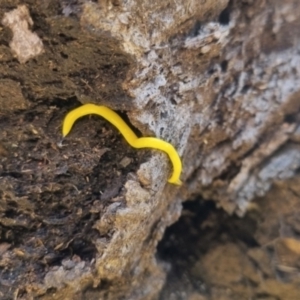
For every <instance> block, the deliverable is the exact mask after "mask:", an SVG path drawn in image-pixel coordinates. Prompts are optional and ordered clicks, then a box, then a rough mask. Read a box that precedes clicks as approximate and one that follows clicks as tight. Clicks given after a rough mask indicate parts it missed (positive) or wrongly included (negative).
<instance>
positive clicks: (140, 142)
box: [62, 104, 182, 185]
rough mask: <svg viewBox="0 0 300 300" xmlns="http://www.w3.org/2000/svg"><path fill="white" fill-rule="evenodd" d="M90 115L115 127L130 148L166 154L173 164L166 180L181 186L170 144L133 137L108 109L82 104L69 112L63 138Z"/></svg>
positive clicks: (120, 120)
mask: <svg viewBox="0 0 300 300" xmlns="http://www.w3.org/2000/svg"><path fill="white" fill-rule="evenodd" d="M90 114H96V115H99V116H101V117H103V118H105V119H106V120H107V121H109V122H110V123H111V124H113V125H114V126H115V127H117V128H118V129H119V131H120V132H121V133H122V135H123V136H124V138H125V139H126V141H127V142H128V143H129V145H130V146H132V147H134V148H153V149H158V150H161V151H164V152H165V153H166V154H168V156H169V158H170V160H171V162H172V164H173V174H172V176H171V178H170V179H169V180H168V182H170V183H173V184H177V185H181V184H182V182H181V181H180V179H179V177H180V174H181V170H182V164H181V160H180V157H179V155H178V153H177V151H176V150H175V148H174V147H173V146H172V145H171V144H169V143H167V142H165V141H163V140H160V139H157V138H153V137H142V138H138V137H137V136H136V135H135V133H134V132H133V131H132V130H131V129H130V127H129V126H128V125H127V124H126V123H125V122H124V121H123V119H122V118H121V117H120V116H119V115H118V114H117V113H115V112H114V111H113V110H111V109H109V108H108V107H105V106H99V105H95V104H84V105H82V106H80V107H78V108H76V109H74V110H72V111H70V112H69V113H68V114H67V115H66V117H65V119H64V122H63V128H62V134H63V136H64V137H65V136H66V135H67V134H68V133H69V132H70V131H71V129H72V126H73V124H74V123H75V121H76V120H77V119H79V118H81V117H83V116H86V115H90Z"/></svg>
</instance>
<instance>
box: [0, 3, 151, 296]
mask: <svg viewBox="0 0 300 300" xmlns="http://www.w3.org/2000/svg"><path fill="white" fill-rule="evenodd" d="M24 2H25V3H26V4H28V7H29V8H30V15H31V17H32V19H33V23H34V25H33V28H32V30H33V31H34V32H36V33H37V34H38V36H39V37H40V38H41V39H42V41H43V45H44V52H43V54H40V55H39V57H38V59H31V60H29V61H28V62H27V63H25V64H24V63H23V64H22V63H19V61H18V60H17V58H16V57H14V56H13V54H12V53H11V51H10V49H9V42H10V40H11V38H12V32H11V31H10V29H9V28H7V27H4V26H3V27H2V26H0V27H1V28H0V29H1V30H0V52H1V55H0V89H1V95H0V199H1V200H0V299H3V300H4V299H15V297H19V298H20V299H21V298H22V297H26V296H25V295H26V291H29V290H30V289H32V287H31V283H34V284H37V283H42V280H43V278H44V275H45V273H46V272H47V271H48V270H49V269H50V268H51V267H53V266H55V265H61V264H62V262H63V261H66V259H68V258H70V259H71V260H72V259H73V260H74V259H75V260H77V261H78V260H79V261H80V260H82V261H85V262H86V264H87V265H89V264H92V262H93V259H94V258H95V255H96V252H97V251H96V248H95V246H94V244H93V241H95V240H96V239H98V238H101V237H104V238H106V239H109V238H110V236H111V232H110V230H109V229H108V230H104V231H103V232H99V229H98V230H96V229H93V224H94V223H95V221H97V220H98V219H100V218H101V213H102V211H103V210H104V209H105V207H107V206H108V205H110V204H111V203H113V202H114V201H115V198H116V197H118V201H119V202H121V203H123V205H126V203H125V199H124V197H123V195H124V192H125V191H124V188H123V184H124V183H125V181H126V179H127V178H128V176H131V173H132V172H136V170H137V168H138V167H139V166H140V164H141V163H142V162H144V161H146V159H147V157H148V154H149V151H144V150H141V151H136V149H132V148H131V147H130V146H129V145H128V144H127V143H126V142H125V140H124V138H123V137H122V136H121V135H120V134H119V133H118V131H117V130H116V129H115V128H114V127H113V126H111V125H110V124H108V122H107V121H105V120H103V119H101V118H99V117H95V116H92V117H85V118H82V119H81V120H78V121H77V122H76V124H75V126H74V128H73V129H72V132H71V133H70V135H68V137H67V138H65V139H64V140H63V141H62V136H61V125H62V121H63V118H64V116H65V115H66V113H67V112H68V111H70V110H72V109H73V108H75V107H78V106H80V105H81V104H82V103H85V102H92V103H95V104H102V105H105V104H107V103H108V102H109V107H110V108H113V109H117V110H119V112H120V113H121V114H122V116H123V117H125V119H126V111H128V110H130V109H131V108H132V106H131V102H130V99H129V98H128V97H127V96H126V95H125V93H124V92H123V89H122V88H121V82H122V81H123V80H124V77H125V76H126V72H127V70H128V68H129V66H130V64H132V60H131V58H130V57H129V56H128V55H125V54H124V53H123V52H122V51H121V50H120V49H119V48H118V44H117V42H116V41H114V40H113V39H112V38H111V37H110V38H105V37H103V36H101V38H100V37H98V36H97V35H95V34H91V33H90V31H89V29H82V28H81V27H80V23H79V22H78V20H77V19H76V16H75V14H74V15H72V13H71V12H69V13H70V14H71V15H70V17H69V18H65V17H63V16H62V17H57V16H58V15H61V9H62V6H61V2H60V1H50V2H48V1H46V2H47V3H46V2H45V1H34V3H32V1H24ZM17 4H18V1H1V4H0V19H2V18H3V15H4V13H5V12H7V11H10V10H12V9H15V8H16V5H17ZM90 30H91V29H90ZM108 95H109V99H108ZM120 110H121V111H120ZM19 298H18V299H19Z"/></svg>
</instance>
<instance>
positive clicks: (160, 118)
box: [0, 0, 300, 300]
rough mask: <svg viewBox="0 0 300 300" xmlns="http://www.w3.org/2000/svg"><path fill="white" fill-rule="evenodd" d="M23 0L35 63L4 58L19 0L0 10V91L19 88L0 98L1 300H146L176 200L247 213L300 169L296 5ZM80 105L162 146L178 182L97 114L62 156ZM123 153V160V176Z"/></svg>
mask: <svg viewBox="0 0 300 300" xmlns="http://www.w3.org/2000/svg"><path fill="white" fill-rule="evenodd" d="M24 3H25V5H26V7H27V8H28V10H29V15H30V16H29V17H28V16H27V18H29V20H30V18H32V20H33V22H28V23H29V24H30V25H33V24H34V28H32V31H33V32H35V33H36V34H37V36H39V37H40V38H41V40H42V42H43V45H44V53H40V54H39V55H38V56H35V57H31V58H30V59H28V61H27V63H26V64H23V65H20V64H19V63H18V62H17V61H16V60H15V59H14V57H13V55H12V53H11V51H10V48H9V45H10V42H11V41H12V39H13V38H14V36H15V34H14V33H13V32H11V31H10V29H9V28H8V27H7V26H5V25H6V24H7V22H6V21H5V20H6V17H5V16H7V15H5V14H6V13H8V12H10V11H13V9H16V7H18V5H19V2H18V1H4V2H3V3H1V4H0V7H1V15H0V18H1V20H2V24H3V27H2V28H1V29H2V30H1V31H0V33H1V36H0V42H1V45H0V47H1V48H0V49H1V56H0V60H1V61H2V62H3V66H2V67H1V85H2V84H5V82H9V83H10V84H11V81H13V82H15V88H14V91H9V90H8V89H6V90H5V89H3V91H4V92H3V95H2V94H1V98H0V104H1V103H6V102H7V99H9V96H10V95H11V94H13V93H14V94H16V95H18V98H17V99H18V100H17V101H15V103H13V105H14V106H13V107H10V109H8V108H7V107H8V106H7V104H4V106H3V107H4V108H2V107H0V117H1V119H2V120H1V121H2V122H1V126H2V127H1V129H2V128H4V129H3V130H2V133H1V139H0V155H1V157H4V158H2V161H1V164H2V166H1V168H0V171H1V174H0V180H1V181H0V187H1V193H2V194H1V195H2V198H3V204H2V207H1V210H0V212H1V220H0V221H1V222H0V223H1V226H2V227H1V230H2V241H3V243H2V244H1V245H2V249H3V255H2V258H1V264H0V266H1V268H2V269H1V272H2V273H1V274H2V281H0V284H1V288H2V290H1V289H0V291H1V292H2V295H3V297H5V296H7V297H8V298H7V299H11V298H12V297H13V296H14V297H15V298H18V297H19V298H20V299H22V298H24V299H26V298H28V299H30V297H34V296H36V295H39V296H40V297H41V299H121V298H123V299H124V298H125V299H132V300H133V299H155V298H156V297H157V296H158V294H159V292H160V290H161V288H162V286H163V284H164V280H165V271H164V268H163V264H162V265H160V264H158V263H157V261H156V260H155V251H156V247H157V243H158V241H159V240H160V239H161V238H162V236H163V234H164V230H165V228H166V227H167V226H168V225H170V224H172V223H174V222H175V221H176V220H177V219H178V217H179V216H180V211H181V202H182V201H183V200H186V199H190V198H193V197H196V196H198V195H202V196H203V197H204V198H206V199H212V200H214V201H216V202H217V203H218V205H219V206H222V207H223V208H224V209H225V210H226V211H227V212H229V213H233V212H236V213H238V214H239V215H243V214H244V213H245V212H246V211H247V208H248V207H249V203H250V202H251V200H252V199H253V198H254V197H255V196H257V195H259V196H261V195H263V194H264V193H266V191H267V190H268V189H269V188H270V187H271V185H272V183H273V182H274V180H275V179H285V178H288V177H291V176H293V174H294V173H295V172H296V171H297V169H298V168H299V166H300V159H299V153H300V152H299V145H298V144H297V143H298V142H299V139H300V137H299V132H300V129H299V128H300V127H298V126H299V124H300V122H299V116H298V111H299V108H300V107H299V106H300V102H299V100H298V96H299V88H298V86H300V59H299V50H300V44H299V34H298V28H299V25H300V21H299V20H300V7H299V5H298V1H296V0H294V1H293V0H286V1H279V0H276V1H271V0H270V1H258V0H254V1H250V0H249V1H246V0H245V1H227V0H216V1H213V0H206V1H199V0H176V1H175V0H173V1H171V0H169V1H145V0H140V1H138V0H135V1H133V0H129V1H126V0H124V1H122V0H113V1H98V2H95V1H94V2H92V1H63V0H61V1H59V0H56V1H51V2H49V3H48V2H47V1H30V0H28V1H24ZM19 9H20V6H19ZM15 22H18V20H15ZM27 25H28V24H27ZM10 28H13V27H12V26H10ZM14 28H15V27H14ZM11 47H12V46H11ZM26 51H27V50H26ZM26 60H27V59H26ZM22 62H25V60H24V61H22ZM2 82H3V83H2ZM20 89H21V91H22V95H20ZM1 91H2V89H1ZM28 101H30V103H27V102H28ZM86 102H93V103H96V104H104V105H107V106H110V107H111V108H113V109H117V110H122V112H123V116H124V117H125V118H128V119H129V121H130V122H131V124H133V125H134V126H135V127H136V128H137V129H138V130H139V131H140V132H141V133H142V134H143V135H153V136H157V137H160V138H162V139H164V140H167V141H169V142H171V143H172V144H173V145H174V146H175V147H176V149H177V150H178V152H179V154H180V155H181V157H182V160H183V164H184V170H183V174H182V180H183V182H184V184H183V186H182V187H181V188H180V189H178V188H177V187H175V186H172V185H170V184H168V183H167V179H168V176H170V172H171V167H170V165H169V162H168V159H167V157H166V156H165V155H164V154H161V153H157V152H155V151H152V152H151V157H150V158H148V157H149V155H150V152H147V153H146V154H145V153H141V154H140V156H139V155H137V156H136V157H135V156H134V153H135V151H133V150H132V149H128V148H126V147H127V146H125V144H124V143H123V144H122V138H121V137H120V136H119V135H117V134H116V133H115V131H114V130H113V129H112V128H111V127H109V126H108V127H105V128H104V129H103V130H101V129H97V128H98V127H97V123H96V121H95V119H92V120H90V121H89V122H90V123H89V124H90V125H87V124H88V123H87V122H88V121H87V120H86V122H84V121H80V122H79V123H80V124H81V125H82V126H85V127H84V128H85V130H84V128H83V129H81V130H80V129H77V131H76V132H75V135H73V136H71V137H70V139H69V140H67V142H66V143H67V144H66V145H65V147H63V148H59V145H60V144H59V141H60V136H59V134H60V133H59V131H58V128H59V126H60V122H61V120H62V118H63V116H64V114H65V112H66V111H67V110H69V109H71V108H73V107H76V106H78V105H79V104H80V103H86ZM24 108H26V110H24ZM22 109H23V110H22ZM7 112H9V113H7ZM124 112H125V113H126V114H124ZM98 124H100V123H98ZM101 124H103V123H101ZM103 126H105V125H103ZM88 131H89V132H90V133H89V136H88V135H87V134H86V132H88ZM97 139H99V142H96V141H97ZM107 140H108V141H107ZM116 145H117V146H116ZM1 149H3V150H2V151H1ZM107 149H113V150H114V151H113V152H117V154H116V156H113V154H111V152H112V151H108V150H107ZM132 151H133V152H132ZM31 152H32V153H31ZM128 157H129V159H130V160H132V161H134V164H132V165H129V167H126V168H123V169H122V171H120V170H121V166H122V164H121V163H119V162H121V161H123V160H124V159H125V158H128ZM100 158H101V159H100ZM134 159H135V160H134ZM79 161H80V162H82V163H79ZM142 162H143V163H142ZM105 168H107V169H105ZM25 173H27V174H29V175H28V176H29V177H26V176H27V175H26V174H25ZM25 175H26V176H25ZM67 178H68V180H67ZM44 203H46V204H47V205H48V206H47V205H44ZM48 207H49V208H48ZM47 208H48V210H49V209H50V210H53V211H54V212H55V213H54V212H53V215H52V214H51V213H49V211H48V210H47ZM48 214H49V215H48ZM45 220H46V221H45ZM61 225H64V226H61ZM34 232H36V235H34ZM17 234H19V240H18V241H17V242H16V241H15V240H16V236H17ZM36 249H38V250H36ZM35 251H36V253H37V255H35ZM11 269H13V270H14V272H11V271H10V270H11ZM24 272H26V274H30V276H28V278H22V276H21V274H24ZM4 295H5V296H4ZM12 295H13V296H12ZM9 297H11V298H9Z"/></svg>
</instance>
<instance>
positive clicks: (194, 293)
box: [158, 176, 300, 300]
mask: <svg viewBox="0 0 300 300" xmlns="http://www.w3.org/2000/svg"><path fill="white" fill-rule="evenodd" d="M299 186H300V177H299V176H298V177H296V178H293V179H291V180H288V181H286V182H277V183H276V185H275V186H274V188H273V189H272V190H271V191H270V192H269V193H268V194H267V195H266V196H265V197H263V198H258V199H256V200H255V201H254V202H253V204H252V205H251V207H249V211H248V213H247V215H246V216H245V217H244V218H239V217H237V216H229V215H228V214H227V213H225V212H224V211H222V210H220V209H217V208H216V207H215V204H214V203H213V202H210V201H203V200H202V201H201V199H196V200H194V201H187V202H185V203H184V211H183V214H182V217H181V218H180V220H179V221H178V222H177V223H176V224H174V225H173V226H171V227H170V228H169V229H168V230H167V232H166V234H165V237H164V239H163V240H162V241H161V243H160V245H159V247H158V257H159V258H160V260H162V261H164V262H168V267H167V269H169V271H168V279H167V282H166V284H165V287H164V289H163V291H162V293H161V296H160V299H161V300H165V299H169V300H183V299H188V300H220V299H222V300H243V299H245V300H248V299H259V300H298V299H299V297H300V288H299V282H300V269H299V268H300V264H299V263H300V243H299V234H300V231H299V229H300V227H299V226H300V219H299V213H298V212H299V206H300V202H299V198H300V188H299Z"/></svg>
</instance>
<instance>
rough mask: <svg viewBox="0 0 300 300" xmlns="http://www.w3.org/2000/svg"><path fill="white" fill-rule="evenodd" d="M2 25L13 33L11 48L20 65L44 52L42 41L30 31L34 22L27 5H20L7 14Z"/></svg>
mask: <svg viewBox="0 0 300 300" xmlns="http://www.w3.org/2000/svg"><path fill="white" fill-rule="evenodd" d="M2 24H3V25H4V26H7V27H9V28H10V29H11V30H12V32H13V39H12V41H11V42H10V43H9V46H10V48H11V50H12V51H13V53H14V54H15V56H16V57H17V59H18V60H19V62H20V63H26V62H27V61H28V60H29V59H30V58H33V57H35V56H37V55H39V54H41V53H42V52H43V51H44V50H43V49H44V47H43V43H42V41H41V39H40V38H39V37H38V35H37V34H36V33H34V32H32V31H30V29H29V28H30V26H32V25H33V21H32V19H31V17H30V14H29V11H28V8H27V7H26V6H25V5H19V6H18V7H17V8H16V9H14V10H12V11H10V12H8V13H5V14H4V17H3V19H2Z"/></svg>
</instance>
